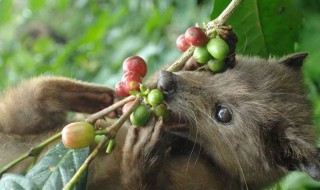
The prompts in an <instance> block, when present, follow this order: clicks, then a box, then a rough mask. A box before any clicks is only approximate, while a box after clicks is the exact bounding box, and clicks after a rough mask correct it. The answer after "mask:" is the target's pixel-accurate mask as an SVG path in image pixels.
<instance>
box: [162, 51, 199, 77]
mask: <svg viewBox="0 0 320 190" xmlns="http://www.w3.org/2000/svg"><path fill="white" fill-rule="evenodd" d="M194 49H196V48H195V47H190V48H189V49H188V50H187V51H185V52H183V54H182V55H181V56H180V57H179V58H178V59H177V60H176V61H175V62H174V63H172V65H170V67H168V69H167V71H170V72H175V71H179V70H181V69H182V68H183V66H184V63H185V62H186V61H188V59H189V58H190V57H191V56H192V54H193V51H194Z"/></svg>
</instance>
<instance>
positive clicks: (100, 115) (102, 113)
mask: <svg viewBox="0 0 320 190" xmlns="http://www.w3.org/2000/svg"><path fill="white" fill-rule="evenodd" d="M134 99H135V96H128V97H126V98H124V99H122V100H120V101H118V102H116V103H114V104H112V105H111V106H109V107H106V108H105V109H103V110H101V111H99V112H96V113H94V114H92V115H90V116H89V117H88V118H87V119H86V120H85V121H86V122H88V123H91V124H93V123H94V122H95V121H96V120H98V119H100V118H103V117H104V116H106V115H107V114H108V113H110V112H112V111H113V110H115V109H117V108H120V107H121V106H123V105H124V104H125V103H127V102H130V101H132V100H134Z"/></svg>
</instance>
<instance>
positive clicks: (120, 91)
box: [115, 81, 129, 97]
mask: <svg viewBox="0 0 320 190" xmlns="http://www.w3.org/2000/svg"><path fill="white" fill-rule="evenodd" d="M115 92H116V94H117V95H118V96H120V97H126V96H128V95H129V94H128V93H127V92H126V91H125V89H124V84H123V82H122V81H120V82H118V83H117V84H116V86H115Z"/></svg>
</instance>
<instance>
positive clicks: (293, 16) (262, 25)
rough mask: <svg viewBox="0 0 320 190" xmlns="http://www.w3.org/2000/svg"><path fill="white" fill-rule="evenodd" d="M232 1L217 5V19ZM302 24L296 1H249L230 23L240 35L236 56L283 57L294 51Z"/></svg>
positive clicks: (215, 13) (213, 13)
mask: <svg viewBox="0 0 320 190" xmlns="http://www.w3.org/2000/svg"><path fill="white" fill-rule="evenodd" d="M229 2H230V1H217V0H216V1H215V2H214V10H213V12H212V14H211V18H216V17H217V16H218V15H219V14H220V13H221V12H222V10H224V9H225V8H226V7H227V5H228V3H229ZM301 23H302V13H301V10H299V9H297V7H295V4H294V1H293V0H277V1H269V0H246V1H244V2H243V3H242V4H241V5H240V6H239V7H238V9H237V10H236V12H235V13H234V15H232V16H231V18H230V19H229V20H228V24H230V25H231V26H232V27H233V29H234V31H235V32H236V33H237V35H238V38H239V42H238V45H237V53H241V54H252V55H260V56H262V57H269V55H270V54H271V55H277V56H282V55H284V54H288V53H291V52H293V51H294V44H295V42H296V40H297V39H298V35H299V28H300V26H301Z"/></svg>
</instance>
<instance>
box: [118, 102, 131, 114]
mask: <svg viewBox="0 0 320 190" xmlns="http://www.w3.org/2000/svg"><path fill="white" fill-rule="evenodd" d="M132 103H133V101H130V102H127V103H126V104H125V105H124V106H123V107H122V110H121V111H122V114H124V113H126V112H127V111H128V110H129V108H130V107H131V105H132Z"/></svg>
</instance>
